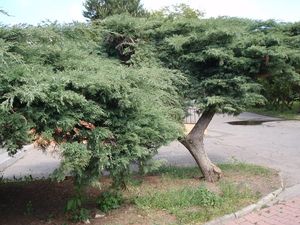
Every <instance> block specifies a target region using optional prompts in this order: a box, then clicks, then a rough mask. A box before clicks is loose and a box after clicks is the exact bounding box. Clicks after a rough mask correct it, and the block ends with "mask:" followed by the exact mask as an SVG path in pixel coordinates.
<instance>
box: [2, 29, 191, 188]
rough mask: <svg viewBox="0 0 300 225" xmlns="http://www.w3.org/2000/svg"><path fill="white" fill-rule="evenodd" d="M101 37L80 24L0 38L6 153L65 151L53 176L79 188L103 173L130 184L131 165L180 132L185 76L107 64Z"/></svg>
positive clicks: (11, 32)
mask: <svg viewBox="0 0 300 225" xmlns="http://www.w3.org/2000/svg"><path fill="white" fill-rule="evenodd" d="M96 33H97V32H96V31H94V30H93V29H92V28H90V27H87V26H85V25H76V24H75V25H69V26H59V25H56V24H50V25H45V26H41V27H18V26H17V27H12V28H5V27H3V28H1V30H0V37H1V43H3V44H2V45H1V67H0V83H1V87H0V96H1V97H0V104H1V108H0V114H1V116H0V144H1V146H2V147H6V148H7V149H8V151H9V152H10V153H11V154H13V153H15V152H16V150H17V149H20V148H21V147H22V146H23V145H25V144H27V143H30V140H35V141H36V143H38V144H39V145H40V146H42V147H44V148H46V147H47V146H49V145H50V144H51V143H52V144H53V143H56V144H60V149H61V152H62V156H63V161H62V164H61V167H60V168H59V169H58V170H57V171H56V173H55V176H56V178H57V179H58V180H63V179H64V178H65V176H68V175H73V176H74V177H75V181H76V184H77V185H79V186H82V185H85V184H90V183H93V182H94V181H95V182H96V181H98V180H99V177H100V176H101V175H102V172H103V171H104V170H107V171H109V172H110V174H111V175H112V177H113V178H114V180H115V182H116V184H120V183H122V182H124V178H125V177H126V175H127V174H128V173H129V166H130V164H131V163H133V162H139V161H143V160H146V159H148V158H149V157H151V156H152V155H153V154H154V153H155V152H156V150H157V148H158V147H160V146H161V145H163V144H166V143H167V142H169V141H171V140H174V139H176V138H177V137H179V136H180V135H181V132H182V131H181V130H182V128H181V119H182V117H183V113H182V110H181V106H180V96H179V93H178V89H177V87H176V85H175V84H176V83H184V82H185V80H184V78H183V77H182V75H181V74H180V73H178V72H176V71H172V70H169V69H164V68H161V67H138V68H137V67H127V66H122V65H120V64H119V63H118V61H116V60H114V59H107V58H104V57H102V56H101V52H99V51H100V50H99V48H98V47H97V42H98V41H99V40H98V38H97V35H96ZM162 74H163V75H164V76H162Z"/></svg>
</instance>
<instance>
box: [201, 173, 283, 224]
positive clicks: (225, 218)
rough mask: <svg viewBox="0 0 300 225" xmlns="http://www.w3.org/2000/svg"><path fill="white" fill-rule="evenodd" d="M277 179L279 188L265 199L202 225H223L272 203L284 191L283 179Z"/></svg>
mask: <svg viewBox="0 0 300 225" xmlns="http://www.w3.org/2000/svg"><path fill="white" fill-rule="evenodd" d="M279 177H280V182H281V187H280V188H278V189H277V190H275V191H273V192H271V193H270V194H268V195H266V196H265V197H263V198H261V199H260V200H259V201H258V202H256V203H255V204H251V205H249V206H246V207H245V208H243V209H241V210H239V211H237V212H234V213H231V214H227V215H225V216H222V217H219V218H217V219H214V220H211V221H209V222H207V223H205V224H204V225H224V224H226V223H228V222H230V221H232V220H234V219H238V218H240V217H242V216H245V215H247V214H249V213H251V212H253V211H255V210H260V209H261V208H262V207H263V206H265V205H267V204H268V203H270V202H272V201H273V200H274V199H275V198H277V197H278V195H279V194H280V193H281V192H282V191H283V190H284V189H285V186H284V183H283V179H282V177H281V176H280V175H279Z"/></svg>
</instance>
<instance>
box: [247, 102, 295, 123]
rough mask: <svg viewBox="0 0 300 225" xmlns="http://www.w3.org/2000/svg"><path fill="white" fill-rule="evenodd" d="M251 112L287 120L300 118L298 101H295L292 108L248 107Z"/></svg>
mask: <svg viewBox="0 0 300 225" xmlns="http://www.w3.org/2000/svg"><path fill="white" fill-rule="evenodd" d="M249 111H251V112H255V113H258V114H262V115H266V116H274V117H279V118H283V119H288V120H300V102H295V103H294V105H293V107H292V109H290V110H288V109H287V110H283V111H282V110H268V109H264V108H261V109H258V108H252V109H249Z"/></svg>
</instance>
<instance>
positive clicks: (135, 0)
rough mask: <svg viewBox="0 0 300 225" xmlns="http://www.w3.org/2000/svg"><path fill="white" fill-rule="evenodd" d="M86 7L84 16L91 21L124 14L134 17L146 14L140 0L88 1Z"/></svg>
mask: <svg viewBox="0 0 300 225" xmlns="http://www.w3.org/2000/svg"><path fill="white" fill-rule="evenodd" d="M84 7H85V10H84V11H83V15H84V17H86V18H88V19H90V20H97V19H100V20H101V19H104V18H106V17H108V16H112V15H116V14H122V13H128V14H130V15H132V16H143V15H145V13H146V11H145V9H144V8H143V5H142V4H141V1H140V0H86V2H85V3H84Z"/></svg>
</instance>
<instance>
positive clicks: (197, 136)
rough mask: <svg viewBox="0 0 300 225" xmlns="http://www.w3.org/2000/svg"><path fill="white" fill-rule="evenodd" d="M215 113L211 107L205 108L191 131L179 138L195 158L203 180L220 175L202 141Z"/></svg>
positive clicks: (212, 178)
mask: <svg viewBox="0 0 300 225" xmlns="http://www.w3.org/2000/svg"><path fill="white" fill-rule="evenodd" d="M215 113H216V112H215V110H212V109H207V110H205V111H204V112H203V113H202V115H201V117H200V118H199V120H198V121H197V123H196V124H195V126H194V128H193V129H192V130H191V132H190V133H189V134H188V135H187V136H186V137H185V138H184V139H183V140H181V143H182V144H183V145H184V146H185V147H186V148H187V149H188V150H189V151H190V153H191V154H192V156H193V157H194V159H195V160H196V162H197V165H198V167H199V169H200V170H201V172H202V174H203V175H204V178H205V180H207V181H209V182H214V181H216V180H218V179H219V178H220V177H221V175H222V171H221V169H220V168H219V167H217V166H216V165H215V164H213V163H212V162H211V161H210V159H209V158H208V156H207V153H206V151H205V149H204V143H203V138H204V132H205V130H206V128H207V126H208V124H209V123H210V121H211V120H212V118H213V117H214V115H215Z"/></svg>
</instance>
